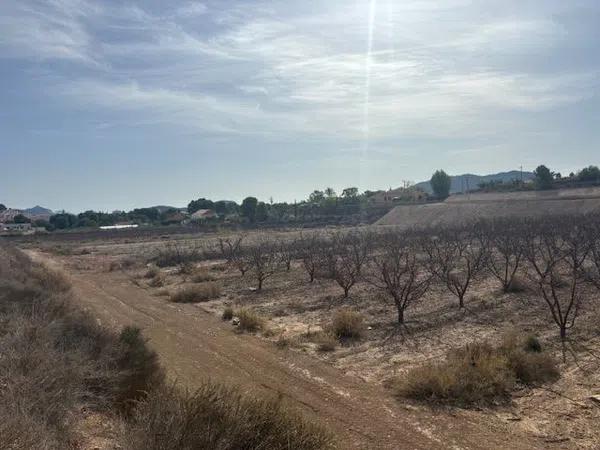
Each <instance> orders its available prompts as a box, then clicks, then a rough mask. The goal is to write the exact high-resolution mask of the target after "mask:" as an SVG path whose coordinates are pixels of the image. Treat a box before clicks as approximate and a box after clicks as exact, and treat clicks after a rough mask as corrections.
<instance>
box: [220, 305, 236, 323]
mask: <svg viewBox="0 0 600 450" xmlns="http://www.w3.org/2000/svg"><path fill="white" fill-rule="evenodd" d="M221 318H222V319H223V320H231V319H233V308H232V307H231V306H226V307H225V309H224V310H223V314H222V315H221Z"/></svg>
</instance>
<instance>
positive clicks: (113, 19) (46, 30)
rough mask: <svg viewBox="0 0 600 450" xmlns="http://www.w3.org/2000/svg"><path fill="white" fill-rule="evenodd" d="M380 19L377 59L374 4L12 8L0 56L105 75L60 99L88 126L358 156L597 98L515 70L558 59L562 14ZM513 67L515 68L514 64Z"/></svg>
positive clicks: (412, 4) (422, 9)
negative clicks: (315, 139)
mask: <svg viewBox="0 0 600 450" xmlns="http://www.w3.org/2000/svg"><path fill="white" fill-rule="evenodd" d="M23 5H25V6H23ZM100 5H101V6H100ZM377 5H378V7H377V10H376V13H375V15H374V24H373V25H374V29H373V30H372V31H373V32H372V35H373V52H372V53H371V54H370V55H366V51H367V36H368V34H369V23H368V20H367V18H368V6H369V3H368V2H366V1H358V2H341V1H332V2H330V3H329V2H328V3H327V4H323V5H321V6H320V7H315V8H308V7H307V6H306V5H305V4H304V3H302V2H298V3H296V2H291V3H289V4H288V5H286V7H283V6H278V5H274V4H272V3H265V4H261V3H260V2H259V3H253V4H252V5H247V4H244V3H238V4H236V5H235V7H226V8H225V7H224V8H225V9H222V10H218V9H216V10H215V11H213V10H212V9H210V8H207V7H206V5H205V4H203V3H197V2H187V3H183V4H181V5H180V6H175V7H172V8H171V9H170V10H165V11H163V12H162V13H160V12H156V11H154V12H152V13H150V12H149V11H146V10H144V9H141V8H140V7H139V6H135V5H120V6H119V5H115V4H112V3H101V4H100V3H97V2H93V1H91V0H88V1H86V0H54V1H51V2H48V3H47V4H45V6H44V7H43V8H38V4H37V3H31V2H28V1H24V2H18V3H17V2H16V0H13V1H9V2H8V3H5V4H4V5H3V6H0V13H3V14H1V15H0V27H1V28H2V30H3V32H2V34H0V57H2V56H10V57H17V58H19V57H20V58H32V59H38V60H51V59H67V60H70V61H74V62H80V63H85V64H88V65H90V64H96V65H100V66H102V70H98V71H97V72H95V73H86V74H85V76H84V75H75V73H74V72H73V73H66V72H63V73H59V74H57V78H59V79H60V80H61V81H60V82H59V83H58V84H57V86H56V92H57V93H58V94H59V95H61V96H62V95H64V97H65V98H66V99H68V100H69V101H70V102H71V103H72V104H77V105H83V106H84V107H85V108H87V109H88V110H89V111H90V112H91V111H93V108H94V107H101V108H103V109H111V110H114V111H116V112H119V111H127V112H128V113H129V115H130V117H131V119H130V120H131V121H132V122H137V123H153V122H160V123H165V124H168V125H169V126H185V127H187V128H196V129H198V130H204V131H210V132H216V133H219V132H222V133H241V134H248V133H251V134H262V135H265V136H279V137H285V136H289V135H294V136H302V135H305V136H323V137H327V138H329V137H334V138H335V137H340V138H342V137H343V138H348V139H351V140H353V141H355V142H359V141H361V140H362V139H364V137H365V136H366V135H368V136H369V138H371V139H375V140H376V139H394V138H401V137H411V136H437V137H453V138H454V137H460V136H473V135H476V136H481V135H486V134H495V133H498V132H499V131H502V130H504V131H509V130H515V129H516V128H518V127H521V126H523V125H522V124H521V123H519V122H517V119H514V120H511V118H510V114H511V113H512V112H517V113H535V112H540V111H548V110H553V109H556V108H559V107H562V106H564V105H568V104H572V103H576V102H578V101H581V100H583V99H586V98H590V97H591V96H592V95H593V92H594V91H595V89H596V88H597V85H598V73H599V72H600V70H599V69H598V66H595V67H592V68H590V67H586V68H582V69H579V68H576V67H573V68H569V67H566V68H565V70H564V71H561V72H557V71H544V70H532V67H530V66H528V65H526V64H522V62H519V61H518V60H517V58H523V56H526V55H527V54H528V52H533V53H534V54H535V55H540V54H544V52H548V54H550V53H549V52H551V51H552V50H553V49H554V48H555V46H556V45H557V44H558V43H560V42H562V41H563V40H564V39H567V38H568V33H567V32H566V31H565V30H564V29H563V28H562V25H561V26H559V25H558V24H557V23H558V22H556V21H554V20H553V17H552V14H553V10H552V9H551V8H550V9H549V10H548V11H547V12H546V13H545V14H544V15H539V17H532V16H531V15H527V14H525V13H524V14H523V16H518V17H516V16H514V14H512V13H504V14H503V11H502V10H501V6H500V5H501V3H498V5H497V6H496V8H490V9H491V10H492V11H491V12H489V13H488V12H487V10H486V9H485V8H481V9H478V8H477V7H476V6H475V5H473V4H472V3H471V2H468V1H459V0H453V1H446V2H437V1H430V0H427V1H418V0H413V1H406V2H401V3H399V2H394V1H391V0H388V1H385V0H382V1H380V2H378V3H377ZM215 8H216V6H215ZM494 9H500V10H499V11H495V10H494ZM508 9H510V8H508ZM189 18H194V19H195V20H193V21H189V20H188V19H189ZM115 30H116V31H115ZM113 33H120V34H119V36H120V37H115V36H113ZM483 56H485V61H482V60H481V59H482V57H483ZM511 57H512V58H515V61H516V62H514V63H511V64H506V63H505V61H506V59H507V58H511ZM367 74H368V76H369V80H366V76H367ZM366 89H368V92H366ZM57 101H62V98H60V97H58V99H57ZM365 111H366V112H367V114H365ZM518 120H521V118H520V117H519V119H518ZM367 121H368V122H367Z"/></svg>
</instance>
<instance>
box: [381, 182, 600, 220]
mask: <svg viewBox="0 0 600 450" xmlns="http://www.w3.org/2000/svg"><path fill="white" fill-rule="evenodd" d="M598 211H600V188H580V189H564V190H552V191H530V192H508V193H489V194H466V195H453V196H451V197H449V198H448V199H447V200H446V201H445V202H441V203H428V204H421V205H401V206H397V207H396V208H394V209H393V210H391V211H390V212H389V213H388V214H386V215H385V216H384V217H382V218H381V219H380V220H379V221H378V222H377V225H396V226H400V227H403V228H404V227H405V228H409V227H413V226H423V225H436V224H452V223H461V222H468V221H471V220H474V219H478V218H482V217H488V218H489V217H514V216H517V217H525V216H540V215H546V214H581V213H590V212H598Z"/></svg>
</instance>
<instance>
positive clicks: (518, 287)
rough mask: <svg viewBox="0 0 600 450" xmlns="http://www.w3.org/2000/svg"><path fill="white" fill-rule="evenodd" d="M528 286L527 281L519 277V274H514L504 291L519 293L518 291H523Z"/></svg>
mask: <svg viewBox="0 0 600 450" xmlns="http://www.w3.org/2000/svg"><path fill="white" fill-rule="evenodd" d="M527 289H528V286H527V282H526V281H525V280H524V279H523V278H521V277H519V276H516V275H515V276H514V277H513V279H512V280H511V282H510V284H509V285H508V286H507V288H506V291H505V292H511V293H515V294H517V293H520V292H525V291H527Z"/></svg>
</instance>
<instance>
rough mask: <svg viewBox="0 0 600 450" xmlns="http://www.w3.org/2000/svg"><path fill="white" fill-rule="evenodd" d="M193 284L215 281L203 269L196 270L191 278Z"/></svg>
mask: <svg viewBox="0 0 600 450" xmlns="http://www.w3.org/2000/svg"><path fill="white" fill-rule="evenodd" d="M191 280H192V282H194V283H204V282H206V281H215V277H214V276H213V275H212V274H211V273H210V272H209V271H208V270H205V269H199V270H196V271H195V272H194V273H193V274H192V277H191Z"/></svg>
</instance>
